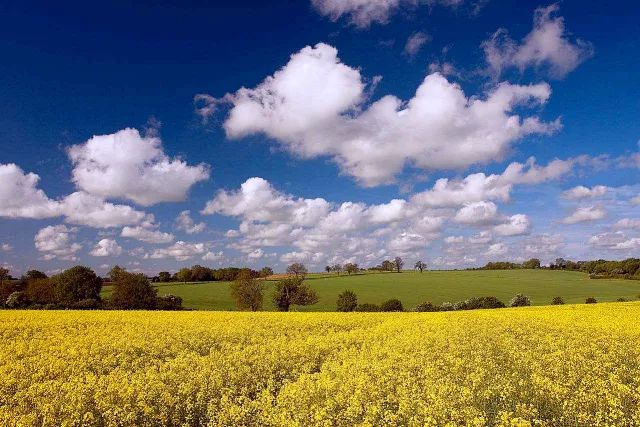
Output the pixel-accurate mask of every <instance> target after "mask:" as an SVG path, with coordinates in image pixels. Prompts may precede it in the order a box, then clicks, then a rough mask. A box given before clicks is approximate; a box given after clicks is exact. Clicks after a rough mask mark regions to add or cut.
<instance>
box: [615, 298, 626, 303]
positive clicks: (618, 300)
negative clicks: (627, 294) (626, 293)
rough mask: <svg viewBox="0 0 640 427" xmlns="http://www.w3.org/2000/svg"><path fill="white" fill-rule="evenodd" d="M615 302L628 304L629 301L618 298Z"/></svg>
mask: <svg viewBox="0 0 640 427" xmlns="http://www.w3.org/2000/svg"><path fill="white" fill-rule="evenodd" d="M616 301H617V302H629V300H628V299H626V298H618V299H617V300H616Z"/></svg>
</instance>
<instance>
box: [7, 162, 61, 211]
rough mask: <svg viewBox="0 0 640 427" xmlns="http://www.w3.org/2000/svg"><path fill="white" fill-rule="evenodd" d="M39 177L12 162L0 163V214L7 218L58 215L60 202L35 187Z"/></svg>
mask: <svg viewBox="0 0 640 427" xmlns="http://www.w3.org/2000/svg"><path fill="white" fill-rule="evenodd" d="M39 180H40V177H39V176H38V175H36V174H34V173H24V171H23V170H22V169H20V167H18V166H17V165H15V164H13V163H9V164H5V165H3V164H0V182H1V183H2V185H0V216H3V217H8V218H52V217H55V216H59V215H60V204H59V203H57V202H56V201H54V200H51V199H49V198H48V197H47V195H46V194H45V193H44V191H42V190H40V189H38V188H37V186H38V181H39Z"/></svg>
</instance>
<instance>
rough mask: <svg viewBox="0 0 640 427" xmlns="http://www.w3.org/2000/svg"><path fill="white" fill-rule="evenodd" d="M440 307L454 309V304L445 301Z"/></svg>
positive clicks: (448, 309) (441, 308)
mask: <svg viewBox="0 0 640 427" xmlns="http://www.w3.org/2000/svg"><path fill="white" fill-rule="evenodd" d="M438 308H439V309H440V311H453V304H451V303H450V302H443V303H442V304H440V307H438Z"/></svg>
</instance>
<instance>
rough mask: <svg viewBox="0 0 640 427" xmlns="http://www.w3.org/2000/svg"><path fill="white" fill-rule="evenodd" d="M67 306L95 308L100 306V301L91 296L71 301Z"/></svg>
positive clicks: (79, 308) (83, 308)
mask: <svg viewBox="0 0 640 427" xmlns="http://www.w3.org/2000/svg"><path fill="white" fill-rule="evenodd" d="M69 308H72V309H74V310H95V309H96V308H100V301H98V300H95V299H91V298H87V299H82V300H80V301H76V302H73V303H71V304H70V305H69Z"/></svg>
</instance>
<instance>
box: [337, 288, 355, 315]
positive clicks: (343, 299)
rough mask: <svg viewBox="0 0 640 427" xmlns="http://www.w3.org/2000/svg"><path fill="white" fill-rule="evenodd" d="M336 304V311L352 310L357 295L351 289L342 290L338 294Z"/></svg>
mask: <svg viewBox="0 0 640 427" xmlns="http://www.w3.org/2000/svg"><path fill="white" fill-rule="evenodd" d="M336 306H337V307H336V310H337V311H341V312H348V311H353V310H355V309H356V307H357V306H358V296H357V295H356V294H355V292H353V291H344V292H342V293H341V294H340V295H338V302H337V303H336Z"/></svg>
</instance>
